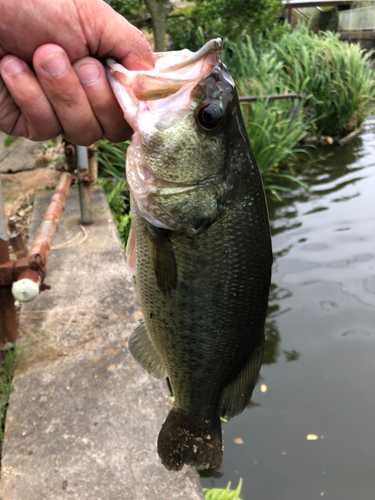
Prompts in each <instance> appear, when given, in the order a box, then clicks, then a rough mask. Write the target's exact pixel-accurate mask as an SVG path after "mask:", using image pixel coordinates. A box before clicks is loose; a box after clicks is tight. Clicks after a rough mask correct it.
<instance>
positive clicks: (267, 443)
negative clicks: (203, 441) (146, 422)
mask: <svg viewBox="0 0 375 500" xmlns="http://www.w3.org/2000/svg"><path fill="white" fill-rule="evenodd" d="M321 152H322V151H321ZM329 152H330V153H333V155H332V156H330V157H329V158H328V159H326V160H325V161H323V162H321V163H320V167H317V166H310V167H309V168H308V169H306V171H305V172H304V173H303V174H301V175H300V179H301V180H302V181H304V182H305V183H306V184H308V185H309V187H310V189H309V191H305V190H303V189H302V188H299V187H298V188H296V189H294V190H293V192H292V193H290V194H288V196H286V197H285V198H284V203H283V204H281V203H277V202H273V201H269V211H270V219H271V227H272V235H273V250H274V258H275V260H274V266H273V278H272V287H271V293H270V302H269V314H268V319H267V326H266V338H267V341H266V352H265V359H264V364H263V366H262V369H261V376H260V379H259V382H258V384H257V386H256V388H255V390H254V395H253V399H252V404H251V406H250V407H249V408H247V409H246V410H245V411H244V412H243V414H242V415H240V416H238V417H235V418H233V419H232V420H231V421H230V422H228V423H226V424H223V428H224V460H223V465H222V467H221V469H220V471H219V473H218V474H216V475H217V476H219V477H206V478H202V485H203V486H204V487H213V486H215V487H225V486H226V485H227V483H228V481H232V485H237V483H238V480H239V478H240V477H242V478H243V480H244V485H243V489H242V494H241V498H242V499H243V500H274V499H275V500H313V499H317V498H330V499H334V500H354V499H355V500H374V499H375V122H374V121H369V122H367V124H366V126H365V129H364V132H363V133H362V135H361V136H360V138H358V139H356V140H355V141H354V142H352V143H350V144H348V145H346V146H344V147H341V148H340V147H334V148H330V149H324V151H323V153H325V154H327V153H329ZM261 388H262V389H263V391H264V390H265V389H266V391H265V392H262V391H261ZM310 434H312V435H314V436H316V437H317V439H315V440H307V438H306V437H307V436H308V435H310ZM238 437H240V438H242V440H243V444H242V445H238V444H235V442H234V439H235V438H238ZM205 472H206V473H210V471H205Z"/></svg>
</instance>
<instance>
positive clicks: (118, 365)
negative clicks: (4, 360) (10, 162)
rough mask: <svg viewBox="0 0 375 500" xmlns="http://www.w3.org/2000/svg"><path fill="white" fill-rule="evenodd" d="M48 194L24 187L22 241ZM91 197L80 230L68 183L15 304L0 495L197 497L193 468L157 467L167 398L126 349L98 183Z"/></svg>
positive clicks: (116, 245)
mask: <svg viewBox="0 0 375 500" xmlns="http://www.w3.org/2000/svg"><path fill="white" fill-rule="evenodd" d="M50 196H51V192H50V191H47V192H39V193H37V194H36V199H35V204H34V213H33V221H32V225H31V228H30V236H31V239H32V238H33V235H34V234H35V232H36V229H37V227H38V226H39V223H40V220H41V217H42V216H43V214H44V212H45V209H46V206H47V204H48V201H49V198H50ZM92 196H93V215H94V221H95V222H94V224H93V225H91V226H87V227H86V229H85V231H86V233H87V237H86V238H84V237H83V236H84V231H82V229H80V226H79V217H80V216H79V201H78V190H77V189H71V191H70V193H69V195H68V198H67V201H66V204H65V210H64V212H63V214H62V216H61V220H60V223H59V226H58V228H57V232H56V234H55V237H54V240H53V245H54V246H55V247H56V249H52V251H51V253H50V255H49V259H48V264H47V265H48V273H47V278H46V283H47V284H49V285H51V287H52V288H51V290H49V291H45V292H43V293H42V294H41V295H39V296H38V297H37V299H36V300H35V301H34V302H31V303H29V304H26V305H24V306H23V307H22V311H21V315H20V328H19V329H20V344H21V345H26V348H25V350H24V351H23V352H22V354H21V356H20V359H19V362H18V364H17V367H16V371H15V374H14V379H13V387H14V390H13V392H12V394H11V397H10V402H9V407H8V412H7V418H6V423H5V439H4V442H3V449H2V463H1V466H2V470H1V489H0V498H2V500H26V499H27V500H46V499H48V500H52V499H53V500H60V499H61V500H62V499H65V498H72V499H77V500H78V499H79V500H86V499H87V500H104V499H105V500H122V499H137V500H153V499H155V500H156V499H157V500H161V499H167V498H168V499H169V498H173V499H181V500H182V499H183V500H185V499H187V498H188V499H189V500H190V499H191V500H198V499H203V494H202V491H201V488H200V485H199V480H198V478H197V475H196V472H195V470H194V469H191V468H186V467H185V469H184V470H183V471H182V472H180V473H178V474H176V473H172V472H168V471H167V470H166V469H165V468H164V467H163V466H162V465H161V463H160V459H159V457H158V454H157V451H156V440H157V436H158V433H159V430H160V428H161V425H162V423H163V422H164V420H165V417H166V415H167V413H168V411H169V409H170V407H171V401H170V399H169V396H168V391H167V388H166V386H165V384H164V383H163V382H161V381H157V380H155V379H154V378H153V377H150V376H149V375H148V374H147V373H146V372H145V371H143V370H142V369H141V368H140V367H139V366H138V365H137V364H136V363H135V362H134V361H133V359H132V358H131V356H130V354H129V353H128V350H127V339H128V337H129V335H130V333H131V332H132V330H133V328H134V327H135V326H136V325H137V322H138V320H139V319H140V318H141V311H140V305H139V302H138V299H137V297H136V294H135V288H134V285H133V283H132V281H131V280H130V279H129V278H128V277H127V276H126V274H125V262H124V252H123V249H122V247H121V243H120V240H119V237H118V234H117V231H116V228H115V226H114V223H113V220H112V215H111V213H110V211H109V208H108V204H107V201H106V198H105V196H104V193H103V191H102V189H101V188H98V189H97V190H94V191H93V192H92ZM77 234H78V235H79V238H77V239H76V240H75V241H74V242H72V243H71V244H68V245H67V246H65V247H64V248H59V247H60V246H61V245H64V244H66V243H67V242H71V241H72V240H73V238H74V237H75V236H77ZM81 235H82V236H81Z"/></svg>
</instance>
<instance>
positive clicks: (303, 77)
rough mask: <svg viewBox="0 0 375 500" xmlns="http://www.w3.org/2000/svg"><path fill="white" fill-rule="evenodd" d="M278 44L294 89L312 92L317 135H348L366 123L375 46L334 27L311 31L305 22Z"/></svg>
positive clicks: (373, 88) (374, 91)
mask: <svg viewBox="0 0 375 500" xmlns="http://www.w3.org/2000/svg"><path fill="white" fill-rule="evenodd" d="M273 47H274V50H275V53H276V56H277V59H278V60H279V61H281V62H282V63H283V67H284V70H285V82H286V84H287V85H288V86H289V88H290V90H291V91H292V92H305V93H307V94H308V95H311V102H312V111H313V116H314V118H315V128H316V132H317V134H322V135H331V136H342V135H345V134H347V133H349V132H351V131H352V130H354V129H356V128H358V127H359V126H360V125H361V124H362V123H363V121H364V120H365V118H366V116H367V115H368V114H369V110H370V106H371V105H372V104H373V100H374V97H375V85H374V78H375V71H374V69H373V66H372V64H371V63H370V58H371V56H372V54H373V51H370V52H366V51H365V49H363V48H361V47H360V46H359V45H358V44H349V43H348V42H342V41H340V40H339V37H338V35H335V34H333V33H332V32H330V31H327V32H324V33H320V34H319V35H317V34H315V33H309V32H308V29H307V28H306V27H305V26H299V27H298V28H297V29H295V30H294V31H293V32H292V33H285V34H284V35H283V36H282V37H281V39H280V40H278V42H277V43H275V44H273Z"/></svg>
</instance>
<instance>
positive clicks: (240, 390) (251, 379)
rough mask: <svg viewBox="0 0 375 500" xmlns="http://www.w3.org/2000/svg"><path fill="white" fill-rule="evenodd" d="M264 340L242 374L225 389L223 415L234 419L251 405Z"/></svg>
mask: <svg viewBox="0 0 375 500" xmlns="http://www.w3.org/2000/svg"><path fill="white" fill-rule="evenodd" d="M263 348H264V339H263V340H262V342H261V344H260V345H259V346H258V347H257V348H256V349H255V351H254V352H253V354H252V356H251V358H250V359H249V361H248V362H247V363H246V365H245V367H244V368H243V369H242V371H241V372H240V374H239V375H238V376H237V377H236V378H235V379H234V380H233V381H232V382H231V383H230V384H229V385H227V386H226V387H225V389H224V396H223V402H222V406H221V415H222V416H227V417H234V416H235V415H239V414H240V413H241V412H242V411H243V410H244V409H245V408H246V406H247V405H248V404H249V402H250V399H251V396H252V394H253V390H254V387H255V384H256V382H257V380H258V376H259V370H260V367H261V365H262V360H263Z"/></svg>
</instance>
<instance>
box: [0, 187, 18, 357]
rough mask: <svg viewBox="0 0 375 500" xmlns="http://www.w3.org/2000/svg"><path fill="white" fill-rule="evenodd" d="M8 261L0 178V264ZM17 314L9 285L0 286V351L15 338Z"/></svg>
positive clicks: (11, 343) (13, 341)
mask: <svg viewBox="0 0 375 500" xmlns="http://www.w3.org/2000/svg"><path fill="white" fill-rule="evenodd" d="M8 261H9V247H8V233H7V229H6V224H5V212H4V200H3V191H2V186H1V179H0V265H1V264H7V263H8ZM17 333H18V332H17V316H16V308H15V306H14V298H13V295H12V287H11V285H4V286H0V351H4V350H6V349H7V348H8V346H9V344H10V345H13V344H14V343H15V341H16V340H17Z"/></svg>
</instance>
